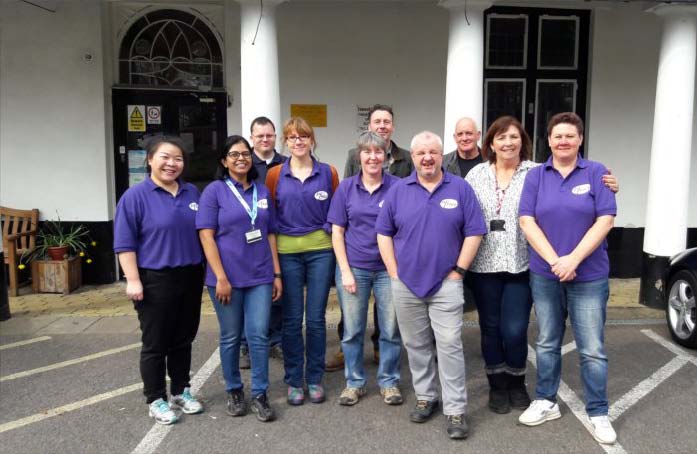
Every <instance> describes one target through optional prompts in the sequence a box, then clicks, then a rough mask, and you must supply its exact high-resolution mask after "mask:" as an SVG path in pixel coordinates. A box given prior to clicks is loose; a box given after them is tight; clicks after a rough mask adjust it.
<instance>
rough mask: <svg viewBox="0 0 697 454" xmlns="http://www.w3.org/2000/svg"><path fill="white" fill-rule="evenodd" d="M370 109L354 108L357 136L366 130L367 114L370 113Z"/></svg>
mask: <svg viewBox="0 0 697 454" xmlns="http://www.w3.org/2000/svg"><path fill="white" fill-rule="evenodd" d="M371 107H373V106H372V105H370V106H361V105H358V106H356V132H357V133H358V134H360V133H362V132H363V131H367V130H368V123H370V121H369V120H368V112H370V108H371Z"/></svg>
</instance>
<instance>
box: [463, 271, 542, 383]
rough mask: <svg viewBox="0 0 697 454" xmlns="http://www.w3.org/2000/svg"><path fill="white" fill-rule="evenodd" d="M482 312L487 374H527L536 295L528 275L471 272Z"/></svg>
mask: <svg viewBox="0 0 697 454" xmlns="http://www.w3.org/2000/svg"><path fill="white" fill-rule="evenodd" d="M468 274H470V275H471V276H472V291H473V292H474V298H475V301H476V303H477V311H478V312H479V327H480V330H481V335H482V355H483V356H484V363H485V365H486V373H487V374H495V373H501V372H507V373H510V374H512V375H523V374H525V362H526V361H527V358H528V322H529V321H530V308H531V307H532V296H531V292H530V284H529V275H528V272H524V273H518V274H511V273H468Z"/></svg>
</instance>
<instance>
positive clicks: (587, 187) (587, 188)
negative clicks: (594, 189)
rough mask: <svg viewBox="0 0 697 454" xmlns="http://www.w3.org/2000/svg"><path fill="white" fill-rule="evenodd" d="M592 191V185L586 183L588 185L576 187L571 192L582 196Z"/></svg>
mask: <svg viewBox="0 0 697 454" xmlns="http://www.w3.org/2000/svg"><path fill="white" fill-rule="evenodd" d="M590 190H591V185H590V184H588V183H586V184H579V185H578V186H574V188H573V189H572V190H571V193H572V194H575V195H581V194H585V193H587V192H589V191H590Z"/></svg>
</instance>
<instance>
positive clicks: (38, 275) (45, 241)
mask: <svg viewBox="0 0 697 454" xmlns="http://www.w3.org/2000/svg"><path fill="white" fill-rule="evenodd" d="M90 244H94V242H93V241H91V240H90V236H89V231H88V230H87V228H86V227H85V226H84V225H82V224H74V225H70V226H66V225H65V224H63V223H62V222H61V219H60V216H59V217H58V220H56V221H46V222H45V223H44V225H43V226H42V227H41V229H40V230H39V232H38V233H37V235H36V247H35V248H34V249H33V250H32V251H30V252H28V253H26V254H25V255H24V256H23V257H22V261H23V262H29V261H31V269H32V288H33V290H34V291H35V292H47V293H63V294H68V293H70V292H71V291H73V290H74V289H76V288H78V287H79V286H80V285H82V267H81V258H82V257H84V256H85V255H86V250H87V247H88V245H90ZM91 261H92V260H91V259H89V257H88V258H87V263H90V262H91ZM20 266H21V267H24V265H20Z"/></svg>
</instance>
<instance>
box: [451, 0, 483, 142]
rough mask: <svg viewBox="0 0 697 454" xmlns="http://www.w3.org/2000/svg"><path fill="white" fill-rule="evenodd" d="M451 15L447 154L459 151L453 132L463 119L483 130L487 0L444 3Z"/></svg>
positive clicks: (457, 0)
mask: <svg viewBox="0 0 697 454" xmlns="http://www.w3.org/2000/svg"><path fill="white" fill-rule="evenodd" d="M439 5H440V6H442V7H443V8H446V9H447V10H448V11H449V12H450V28H449V34H448V67H447V75H446V82H445V125H444V131H443V142H444V143H443V146H444V152H446V153H448V152H450V151H452V150H454V149H455V140H454V139H453V132H454V131H455V123H456V122H457V120H458V119H459V118H461V117H471V118H473V119H474V120H475V121H476V122H477V125H478V126H479V128H480V129H481V128H482V119H483V115H482V106H483V104H484V102H483V92H484V10H485V9H487V8H488V7H489V6H491V2H490V1H484V0H441V2H440V3H439Z"/></svg>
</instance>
